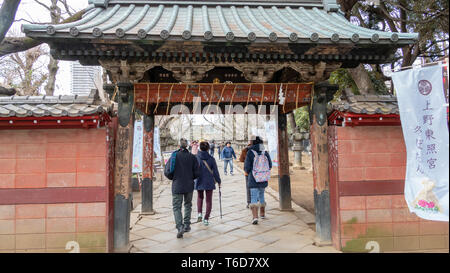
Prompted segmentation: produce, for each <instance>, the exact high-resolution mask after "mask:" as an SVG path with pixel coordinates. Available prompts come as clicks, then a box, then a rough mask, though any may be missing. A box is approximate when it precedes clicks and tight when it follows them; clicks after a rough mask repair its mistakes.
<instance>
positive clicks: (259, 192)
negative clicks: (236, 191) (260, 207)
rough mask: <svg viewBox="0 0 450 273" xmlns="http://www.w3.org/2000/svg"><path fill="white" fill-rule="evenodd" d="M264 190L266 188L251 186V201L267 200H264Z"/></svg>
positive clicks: (253, 202) (254, 202)
mask: <svg viewBox="0 0 450 273" xmlns="http://www.w3.org/2000/svg"><path fill="white" fill-rule="evenodd" d="M264 190H265V188H251V189H250V200H251V201H250V203H251V204H256V203H258V201H259V203H260V204H264V203H266V201H265V200H264Z"/></svg>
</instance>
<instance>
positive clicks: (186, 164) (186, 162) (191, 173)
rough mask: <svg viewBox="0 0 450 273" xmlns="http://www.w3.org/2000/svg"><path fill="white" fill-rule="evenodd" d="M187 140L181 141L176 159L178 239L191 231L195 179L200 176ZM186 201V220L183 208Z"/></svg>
mask: <svg viewBox="0 0 450 273" xmlns="http://www.w3.org/2000/svg"><path fill="white" fill-rule="evenodd" d="M187 147H188V144H187V140H186V139H183V138H182V139H181V140H180V149H179V150H178V151H177V155H176V159H175V169H174V174H173V182H172V206H173V215H174V217H175V224H176V228H177V230H178V233H177V238H181V237H183V233H184V232H189V231H190V230H191V227H190V225H191V211H192V194H193V192H194V179H197V178H198V177H199V175H200V169H199V166H198V161H197V159H196V158H195V156H194V155H193V154H191V153H190V152H189V151H188V150H187ZM183 200H184V218H183V215H182V213H181V206H182V204H183ZM183 222H184V224H183Z"/></svg>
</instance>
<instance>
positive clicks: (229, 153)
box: [222, 141, 237, 175]
mask: <svg viewBox="0 0 450 273" xmlns="http://www.w3.org/2000/svg"><path fill="white" fill-rule="evenodd" d="M233 157H234V159H237V158H236V154H235V153H234V150H233V147H231V142H229V141H228V142H227V143H226V146H225V147H224V148H223V150H222V160H223V172H224V173H225V175H227V165H228V164H230V174H231V175H233Z"/></svg>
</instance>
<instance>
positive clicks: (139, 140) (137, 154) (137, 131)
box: [131, 120, 144, 173]
mask: <svg viewBox="0 0 450 273" xmlns="http://www.w3.org/2000/svg"><path fill="white" fill-rule="evenodd" d="M143 128H144V127H143V122H142V120H135V121H134V136H133V161H132V162H133V163H132V169H131V172H132V173H142V156H143V148H144V146H143V145H144V143H143V139H144V130H143Z"/></svg>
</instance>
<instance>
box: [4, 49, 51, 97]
mask: <svg viewBox="0 0 450 273" xmlns="http://www.w3.org/2000/svg"><path fill="white" fill-rule="evenodd" d="M46 55H47V52H46V51H45V50H44V46H43V45H40V46H37V47H34V48H32V49H29V50H27V51H25V52H15V53H13V54H10V55H8V56H6V57H4V58H3V60H2V62H1V64H0V78H3V79H4V82H3V84H4V85H6V86H11V87H13V88H14V89H16V91H17V95H23V96H24V95H32V96H33V95H39V91H40V89H41V86H42V84H43V83H44V82H45V81H46V80H47V79H48V75H49V74H48V73H47V72H46V70H45V69H42V68H43V67H44V66H45V63H44V60H43V58H44V56H46Z"/></svg>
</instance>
